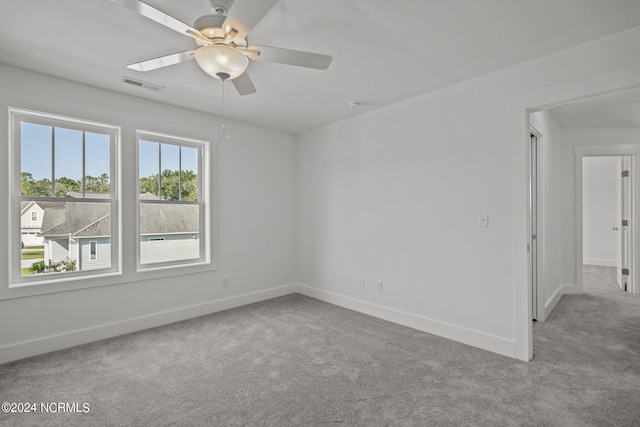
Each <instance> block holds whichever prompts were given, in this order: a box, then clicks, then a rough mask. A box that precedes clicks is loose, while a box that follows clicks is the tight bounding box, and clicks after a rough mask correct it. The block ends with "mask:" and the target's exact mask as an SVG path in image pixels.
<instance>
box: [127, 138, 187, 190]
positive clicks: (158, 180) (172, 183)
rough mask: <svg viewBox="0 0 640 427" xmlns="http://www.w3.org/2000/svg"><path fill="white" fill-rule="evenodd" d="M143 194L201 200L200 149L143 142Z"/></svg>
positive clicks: (141, 181)
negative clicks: (199, 180)
mask: <svg viewBox="0 0 640 427" xmlns="http://www.w3.org/2000/svg"><path fill="white" fill-rule="evenodd" d="M139 150H140V163H139V167H140V178H139V179H140V194H152V195H155V196H158V199H160V200H183V201H190V202H195V201H197V200H198V149H197V148H193V147H187V146H183V145H175V144H166V143H159V142H154V141H146V140H140V142H139Z"/></svg>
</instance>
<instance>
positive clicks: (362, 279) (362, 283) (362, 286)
mask: <svg viewBox="0 0 640 427" xmlns="http://www.w3.org/2000/svg"><path fill="white" fill-rule="evenodd" d="M360 289H364V278H363V277H361V278H360Z"/></svg>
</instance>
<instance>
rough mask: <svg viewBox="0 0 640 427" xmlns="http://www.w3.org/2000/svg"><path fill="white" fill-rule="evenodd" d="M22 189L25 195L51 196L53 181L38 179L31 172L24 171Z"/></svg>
mask: <svg viewBox="0 0 640 427" xmlns="http://www.w3.org/2000/svg"><path fill="white" fill-rule="evenodd" d="M20 178H21V182H20V189H21V191H22V194H23V195H25V196H51V188H52V186H51V181H50V180H48V179H41V180H39V181H36V180H34V179H33V175H32V174H31V173H30V172H22V175H21V177H20Z"/></svg>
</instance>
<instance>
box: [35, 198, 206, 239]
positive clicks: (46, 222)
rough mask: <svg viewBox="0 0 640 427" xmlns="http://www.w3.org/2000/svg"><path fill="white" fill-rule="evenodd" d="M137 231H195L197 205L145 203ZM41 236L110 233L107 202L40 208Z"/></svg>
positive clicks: (197, 215)
mask: <svg viewBox="0 0 640 427" xmlns="http://www.w3.org/2000/svg"><path fill="white" fill-rule="evenodd" d="M140 216H141V218H140V232H141V234H168V233H197V232H198V229H199V207H198V205H191V204H176V203H145V204H142V205H141V207H140ZM41 234H42V235H43V236H55V235H71V236H76V237H83V236H84V237H89V236H94V237H95V236H109V235H111V204H110V203H96V202H69V203H64V206H63V207H51V208H46V209H45V210H44V215H43V218H42V233H41Z"/></svg>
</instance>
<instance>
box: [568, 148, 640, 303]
mask: <svg viewBox="0 0 640 427" xmlns="http://www.w3.org/2000/svg"><path fill="white" fill-rule="evenodd" d="M574 152H575V157H576V159H575V161H576V287H577V288H578V291H579V292H582V291H583V289H584V288H583V283H584V280H583V261H584V258H583V256H584V255H583V252H584V251H583V246H582V245H583V221H582V220H583V209H582V191H583V184H582V159H583V158H585V157H630V162H629V175H630V180H629V186H630V187H631V188H630V191H629V193H630V195H631V200H629V206H630V215H629V221H630V222H629V227H630V229H631V230H630V232H629V235H630V237H631V239H630V240H631V241H630V242H629V244H628V253H627V256H626V258H627V259H628V260H629V261H628V262H629V265H628V267H627V268H629V270H630V274H629V281H628V283H629V284H630V288H629V289H628V291H629V292H630V293H638V283H637V278H638V274H636V273H637V272H636V265H637V262H636V253H637V251H636V242H638V241H639V239H640V236H638V229H639V228H640V227H636V224H635V222H636V221H635V219H636V218H637V216H636V212H637V206H636V202H637V200H638V199H639V197H638V194H637V191H638V188H640V185H639V184H640V183H639V182H638V176H637V175H638V174H637V173H636V172H637V171H638V170H640V169H638V160H639V159H640V145H631V144H621V145H578V146H576V147H575V148H574ZM617 226H618V227H620V226H621V225H620V224H617Z"/></svg>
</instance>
